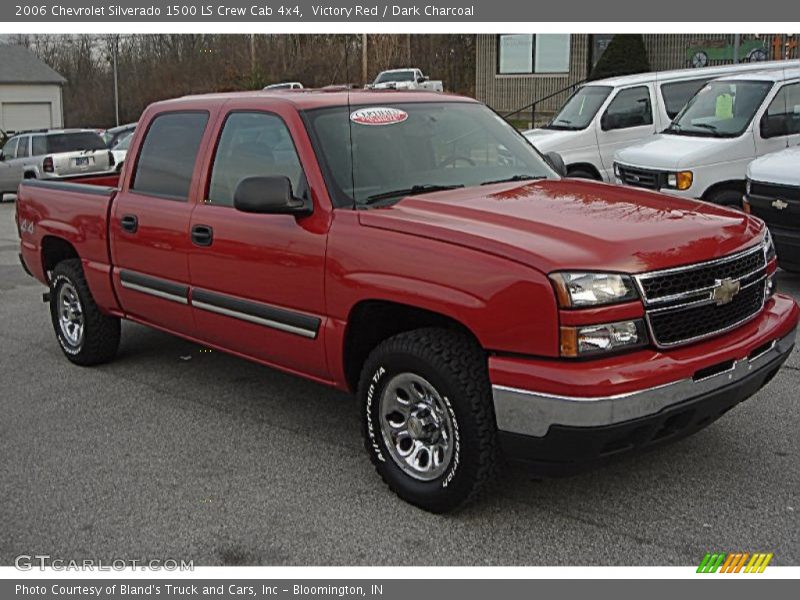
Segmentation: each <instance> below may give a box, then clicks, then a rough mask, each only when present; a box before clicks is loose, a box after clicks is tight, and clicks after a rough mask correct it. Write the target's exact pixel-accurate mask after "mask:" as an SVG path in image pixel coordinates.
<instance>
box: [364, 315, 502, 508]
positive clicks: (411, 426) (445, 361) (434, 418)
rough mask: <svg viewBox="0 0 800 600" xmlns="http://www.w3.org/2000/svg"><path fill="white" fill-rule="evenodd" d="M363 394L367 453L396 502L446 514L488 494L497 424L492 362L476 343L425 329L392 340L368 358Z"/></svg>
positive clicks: (467, 338) (493, 465)
mask: <svg viewBox="0 0 800 600" xmlns="http://www.w3.org/2000/svg"><path fill="white" fill-rule="evenodd" d="M358 395H359V400H360V404H361V408H362V415H363V431H364V443H365V446H366V449H367V452H368V453H369V455H370V458H371V460H372V462H373V464H374V465H375V468H376V469H377V471H378V473H379V474H380V476H381V477H382V478H383V480H384V481H385V482H386V484H387V485H388V486H389V488H390V489H391V490H392V491H394V492H395V493H396V494H397V495H398V496H400V497H401V498H403V499H404V500H406V501H407V502H410V503H411V504H414V505H416V506H419V507H420V508H423V509H425V510H429V511H431V512H446V511H449V510H453V509H455V508H457V507H459V506H461V505H462V504H465V503H467V502H469V501H471V500H474V499H476V498H477V497H478V496H479V495H480V494H481V492H483V491H484V490H485V489H486V488H487V487H488V485H489V483H490V482H491V481H492V479H493V477H494V474H495V470H496V462H497V454H498V450H497V434H496V424H495V417H494V409H493V404H492V393H491V385H490V383H489V375H488V371H487V363H486V355H485V353H484V352H483V351H482V350H481V348H480V347H479V346H478V345H477V344H476V343H475V342H474V341H473V340H472V339H471V338H470V337H468V336H467V335H465V334H462V333H460V332H454V331H449V330H444V329H419V330H415V331H410V332H407V333H401V334H399V335H396V336H394V337H392V338H389V339H388V340H386V341H384V342H383V343H381V344H380V345H379V346H378V347H377V348H376V349H375V350H374V351H373V352H372V353H371V354H370V356H369V358H368V359H367V361H366V364H365V366H364V369H363V371H362V374H361V380H360V383H359V389H358Z"/></svg>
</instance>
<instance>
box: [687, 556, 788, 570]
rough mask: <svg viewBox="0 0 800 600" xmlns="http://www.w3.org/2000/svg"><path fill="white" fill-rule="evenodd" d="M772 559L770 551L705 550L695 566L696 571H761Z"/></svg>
mask: <svg viewBox="0 0 800 600" xmlns="http://www.w3.org/2000/svg"><path fill="white" fill-rule="evenodd" d="M771 560H772V552H770V553H768V554H767V553H764V552H755V553H753V554H750V553H749V552H731V553H729V554H726V553H725V552H714V553H711V552H707V553H706V555H705V556H704V557H703V560H702V561H700V566H699V567H697V572H698V573H716V572H717V571H719V572H720V573H739V572H742V573H763V572H764V569H766V568H767V565H768V564H769V561H771Z"/></svg>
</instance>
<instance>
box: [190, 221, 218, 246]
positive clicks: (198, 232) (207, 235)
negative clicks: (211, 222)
mask: <svg viewBox="0 0 800 600" xmlns="http://www.w3.org/2000/svg"><path fill="white" fill-rule="evenodd" d="M213 241H214V230H213V229H211V227H209V226H208V225H194V226H192V243H193V244H195V245H196V246H210V245H211V244H212V243H213Z"/></svg>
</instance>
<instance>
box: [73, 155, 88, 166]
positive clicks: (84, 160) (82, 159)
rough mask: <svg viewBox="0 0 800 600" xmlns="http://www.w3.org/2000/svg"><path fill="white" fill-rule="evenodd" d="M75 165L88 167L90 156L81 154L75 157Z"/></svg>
mask: <svg viewBox="0 0 800 600" xmlns="http://www.w3.org/2000/svg"><path fill="white" fill-rule="evenodd" d="M75 166H76V167H88V166H89V157H88V156H79V157H78V158H76V159H75Z"/></svg>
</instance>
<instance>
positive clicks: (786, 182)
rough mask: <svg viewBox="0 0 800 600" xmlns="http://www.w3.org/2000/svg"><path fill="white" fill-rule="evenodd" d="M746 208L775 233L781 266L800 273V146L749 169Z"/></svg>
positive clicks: (756, 162)
mask: <svg viewBox="0 0 800 600" xmlns="http://www.w3.org/2000/svg"><path fill="white" fill-rule="evenodd" d="M744 207H745V211H746V212H750V213H751V214H754V215H756V216H757V217H760V218H761V219H763V220H764V222H765V223H766V224H767V226H768V227H769V229H770V231H771V232H772V237H773V239H774V240H775V248H776V250H777V252H778V264H779V265H780V266H781V267H782V268H783V269H785V270H787V271H790V272H792V273H800V146H794V147H792V148H787V149H786V150H782V151H781V152H773V153H772V154H767V155H766V156H762V157H761V158H758V159H756V160H754V161H753V162H751V163H750V164H749V165H748V166H747V184H746V194H745V199H744Z"/></svg>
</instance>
